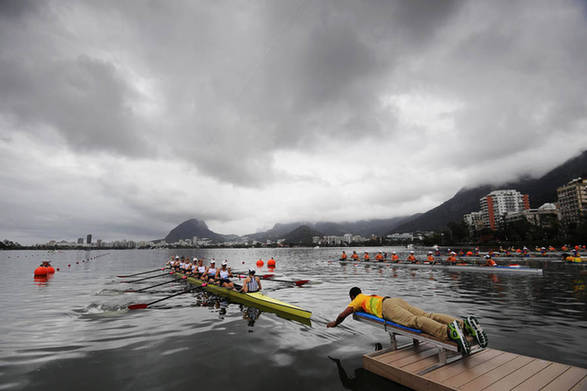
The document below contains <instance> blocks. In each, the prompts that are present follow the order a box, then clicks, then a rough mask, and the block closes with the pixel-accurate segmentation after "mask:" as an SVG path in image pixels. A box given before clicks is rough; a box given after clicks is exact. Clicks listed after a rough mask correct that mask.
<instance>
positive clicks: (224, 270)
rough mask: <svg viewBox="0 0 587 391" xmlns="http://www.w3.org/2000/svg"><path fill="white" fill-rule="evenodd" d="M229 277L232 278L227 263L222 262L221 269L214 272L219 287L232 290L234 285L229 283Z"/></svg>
mask: <svg viewBox="0 0 587 391" xmlns="http://www.w3.org/2000/svg"><path fill="white" fill-rule="evenodd" d="M230 277H232V272H231V270H230V268H229V267H228V262H227V261H226V260H224V261H222V267H221V268H220V269H219V270H218V271H217V272H216V281H217V282H218V285H220V286H221V287H224V288H230V289H234V283H233V282H232V281H230V279H229V278H230Z"/></svg>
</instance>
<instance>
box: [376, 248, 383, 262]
mask: <svg viewBox="0 0 587 391" xmlns="http://www.w3.org/2000/svg"><path fill="white" fill-rule="evenodd" d="M375 260H376V261H378V262H383V254H382V253H381V251H379V252H378V253H377V255H375Z"/></svg>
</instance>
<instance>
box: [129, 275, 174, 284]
mask: <svg viewBox="0 0 587 391" xmlns="http://www.w3.org/2000/svg"><path fill="white" fill-rule="evenodd" d="M166 275H167V274H157V275H156V276H151V277H145V278H139V279H138V280H131V281H120V282H124V283H127V284H130V283H133V282H139V281H145V280H150V279H151V278H157V277H163V276H166Z"/></svg>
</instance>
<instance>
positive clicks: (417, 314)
mask: <svg viewBox="0 0 587 391" xmlns="http://www.w3.org/2000/svg"><path fill="white" fill-rule="evenodd" d="M349 296H350V298H351V303H350V304H349V305H348V307H347V308H346V309H345V310H344V311H343V312H341V313H340V314H339V315H338V317H337V318H336V320H333V321H332V322H329V323H328V324H327V325H326V327H336V326H338V325H339V324H340V323H342V322H343V321H344V320H345V318H346V317H347V316H349V315H350V314H352V313H353V312H361V311H362V312H366V313H368V314H371V315H375V316H377V317H379V318H382V319H385V320H389V321H391V322H394V323H398V324H401V325H403V326H406V327H410V328H415V329H419V330H422V331H423V332H424V333H426V334H430V335H432V336H434V337H436V338H439V339H441V340H443V341H453V342H456V344H457V345H458V346H459V349H460V350H461V352H463V353H464V354H469V353H470V351H471V346H470V345H469V341H468V340H467V338H466V335H465V332H466V334H467V335H470V336H471V337H473V338H475V339H476V340H477V343H478V344H479V346H481V347H482V348H484V347H486V346H487V334H486V333H485V331H484V330H483V328H482V327H481V325H480V324H479V321H477V318H475V317H474V316H467V317H466V318H464V319H457V318H454V317H452V316H450V315H445V314H435V313H432V312H424V311H423V310H421V309H420V308H417V307H414V306H412V305H410V304H408V303H407V302H405V301H404V300H403V299H400V298H397V297H382V296H377V295H365V294H363V293H361V289H360V288H358V287H353V288H351V290H350V292H349ZM463 330H464V331H465V332H463Z"/></svg>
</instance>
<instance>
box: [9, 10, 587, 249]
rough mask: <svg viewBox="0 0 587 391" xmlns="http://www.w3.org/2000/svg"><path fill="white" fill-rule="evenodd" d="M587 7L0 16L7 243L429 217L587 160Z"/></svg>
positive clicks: (70, 12)
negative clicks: (464, 194) (490, 187)
mask: <svg viewBox="0 0 587 391" xmlns="http://www.w3.org/2000/svg"><path fill="white" fill-rule="evenodd" d="M586 16H587V10H586V6H585V3H584V2H580V1H578V0H577V1H570V0H568V1H558V2H551V1H546V0H545V1H514V2H507V3H504V2H484V1H466V2H465V1H434V2H430V1H423V0H422V1H370V2H360V3H359V2H354V1H319V2H311V1H307V0H300V1H257V2H250V1H214V2H204V1H202V2H193V1H173V2H144V1H124V2H119V1H103V2H90V1H82V2H79V1H46V2H28V1H6V0H3V1H0V152H2V156H1V157H0V162H1V163H2V166H1V169H0V179H1V182H0V183H2V189H3V190H2V191H0V208H2V210H3V216H2V217H3V218H2V221H1V222H0V237H6V238H9V239H13V240H21V241H24V242H32V241H37V240H48V239H62V238H65V239H71V238H75V237H78V236H81V235H82V234H83V233H87V232H93V233H94V234H95V235H99V236H100V237H102V238H104V239H114V238H121V237H126V238H143V239H152V238H156V237H161V236H163V235H164V234H165V233H166V232H167V231H168V230H169V229H170V228H172V227H173V226H174V225H176V224H177V223H179V222H181V221H182V220H184V219H187V218H190V217H199V218H203V219H206V221H207V222H208V223H209V225H210V226H211V228H212V229H214V230H217V231H219V232H223V233H239V234H244V233H249V232H253V231H255V230H256V229H262V228H267V227H269V226H271V225H272V224H273V223H275V222H287V221H293V220H318V219H320V220H345V221H348V220H354V219H366V218H386V217H392V216H398V215H405V214H409V213H415V212H422V211H425V210H427V209H429V208H431V207H434V206H436V205H438V204H439V203H440V202H443V201H444V200H446V199H447V198H449V197H450V196H451V195H452V194H454V193H455V192H456V191H457V190H458V189H459V188H461V187H463V186H474V185H477V184H482V183H488V182H491V183H498V182H503V181H507V180H511V179H515V178H516V177H519V176H521V175H534V176H536V175H540V174H543V173H544V172H546V171H547V170H549V169H551V168H553V167H554V166H556V165H558V164H560V163H562V162H563V161H565V160H567V159H568V158H571V157H573V156H574V155H576V154H577V153H579V152H581V151H582V150H585V149H586V148H587V98H586V97H585V91H587V77H586V76H585V69H586V65H587V43H586V42H587V23H586Z"/></svg>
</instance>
